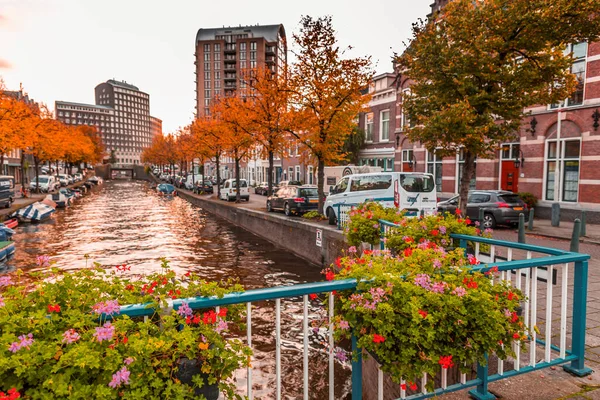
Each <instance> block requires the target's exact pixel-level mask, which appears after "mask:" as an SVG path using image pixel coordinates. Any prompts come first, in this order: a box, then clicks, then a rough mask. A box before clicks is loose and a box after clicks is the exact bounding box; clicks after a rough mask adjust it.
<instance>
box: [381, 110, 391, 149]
mask: <svg viewBox="0 0 600 400" xmlns="http://www.w3.org/2000/svg"><path fill="white" fill-rule="evenodd" d="M379 118H380V119H379V138H380V139H379V141H380V142H387V141H388V140H390V110H385V111H382V112H381V113H380V114H379Z"/></svg>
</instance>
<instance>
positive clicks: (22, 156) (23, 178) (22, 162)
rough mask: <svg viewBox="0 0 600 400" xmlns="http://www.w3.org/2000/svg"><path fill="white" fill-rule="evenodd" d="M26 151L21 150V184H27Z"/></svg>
mask: <svg viewBox="0 0 600 400" xmlns="http://www.w3.org/2000/svg"><path fill="white" fill-rule="evenodd" d="M26 183H27V182H26V181H25V152H24V151H23V150H21V185H25V184H26Z"/></svg>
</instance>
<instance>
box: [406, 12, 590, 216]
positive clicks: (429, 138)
mask: <svg viewBox="0 0 600 400" xmlns="http://www.w3.org/2000/svg"><path fill="white" fill-rule="evenodd" d="M598 10H600V0H554V1H552V2H551V4H550V2H548V1H547V0H512V1H505V0H486V1H477V2H473V1H471V0H454V1H451V2H449V3H448V5H446V6H445V8H443V9H442V10H441V13H437V14H434V15H433V17H432V18H431V19H430V20H429V21H419V22H418V23H416V24H414V25H413V38H412V40H411V42H410V44H409V45H408V47H407V49H406V51H405V52H404V53H403V54H402V55H401V56H398V57H397V58H396V62H397V65H398V70H399V71H402V74H403V75H406V76H408V77H410V79H412V80H413V81H414V83H413V84H412V86H411V92H412V94H411V95H409V96H407V97H406V98H405V99H403V109H404V113H405V114H406V115H407V116H408V117H409V119H410V121H411V124H410V125H411V126H412V127H411V128H409V129H408V132H407V136H408V138H409V139H410V140H411V141H413V142H416V141H419V142H421V143H423V144H424V146H425V147H427V148H428V149H431V150H433V149H435V151H436V152H437V153H438V154H440V155H442V156H443V155H450V154H454V153H455V152H456V151H458V150H459V149H463V152H464V160H465V163H464V169H463V175H462V178H461V182H460V198H461V202H460V203H461V209H462V210H463V211H465V210H466V203H467V201H466V200H467V196H468V191H469V182H470V181H471V179H472V178H473V176H474V173H475V159H476V157H479V158H491V157H493V156H494V153H495V151H496V150H497V149H498V148H499V146H500V145H501V143H503V142H506V141H511V139H514V138H515V137H516V136H517V135H518V133H517V132H518V130H519V127H520V123H521V120H522V118H523V117H524V116H525V114H524V109H525V108H527V107H531V106H533V105H536V104H553V103H559V102H560V101H561V100H563V99H565V98H567V97H568V96H569V95H570V94H571V93H572V92H573V90H574V89H575V87H576V84H577V82H576V80H575V77H574V76H573V75H572V74H571V73H570V72H569V67H570V65H571V62H572V57H571V54H569V53H568V52H565V48H567V45H569V44H571V43H578V42H582V41H593V40H596V39H597V38H598V36H599V34H600V13H598Z"/></svg>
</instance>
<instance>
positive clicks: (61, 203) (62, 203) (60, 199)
mask: <svg viewBox="0 0 600 400" xmlns="http://www.w3.org/2000/svg"><path fill="white" fill-rule="evenodd" d="M46 199H47V200H52V201H53V202H54V203H55V204H56V207H55V208H67V207H69V206H70V205H71V198H70V197H67V196H66V195H65V194H63V193H61V192H58V193H52V194H49V195H48V196H46ZM46 199H45V200H46Z"/></svg>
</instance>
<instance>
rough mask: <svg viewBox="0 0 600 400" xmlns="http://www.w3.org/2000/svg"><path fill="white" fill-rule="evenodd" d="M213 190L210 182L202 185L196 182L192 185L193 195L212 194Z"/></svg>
mask: <svg viewBox="0 0 600 400" xmlns="http://www.w3.org/2000/svg"><path fill="white" fill-rule="evenodd" d="M214 191H215V190H214V188H213V185H212V182H211V181H204V185H203V184H202V182H196V184H195V185H194V193H197V194H200V193H214Z"/></svg>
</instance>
